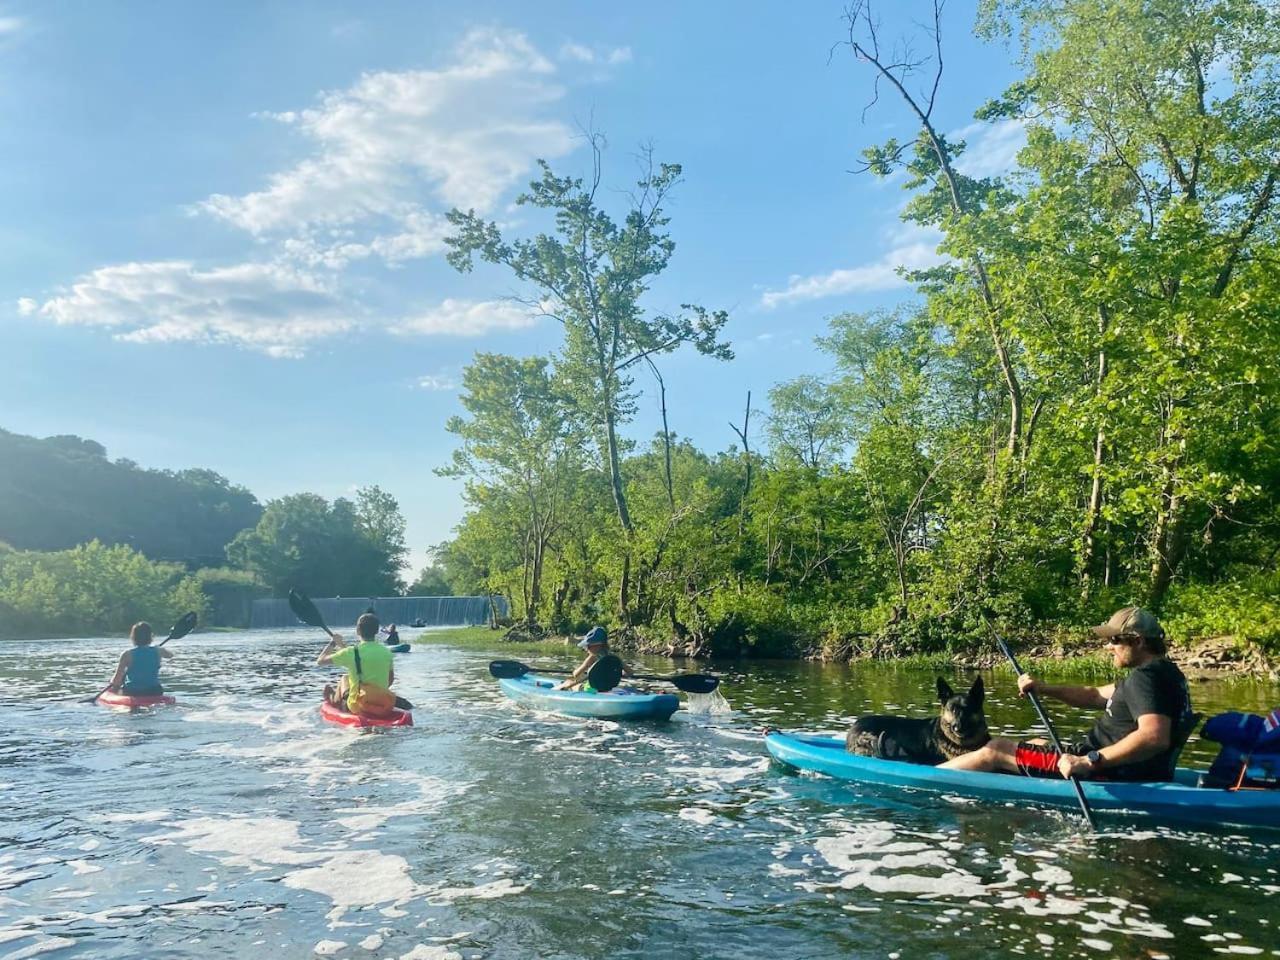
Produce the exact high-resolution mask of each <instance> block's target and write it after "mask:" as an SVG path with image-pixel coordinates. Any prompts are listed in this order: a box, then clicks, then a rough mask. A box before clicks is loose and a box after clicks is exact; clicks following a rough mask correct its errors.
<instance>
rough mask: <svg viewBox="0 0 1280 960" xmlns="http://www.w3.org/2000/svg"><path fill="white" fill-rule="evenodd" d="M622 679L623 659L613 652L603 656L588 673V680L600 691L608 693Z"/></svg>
mask: <svg viewBox="0 0 1280 960" xmlns="http://www.w3.org/2000/svg"><path fill="white" fill-rule="evenodd" d="M621 679H622V661H621V660H619V659H618V658H617V657H615V656H614V655H613V654H612V653H611V654H609V655H607V656H604V657H601V658H600V659H599V660H597V661H596V662H595V663H594V664H593V665H592V667H591V672H590V673H588V674H587V682H588V683H589V684H591V687H592V689H593V690H595V691H596V692H598V693H608V692H609V691H610V690H612V689H613V688H614V687H616V686H617V685H618V681H620V680H621Z"/></svg>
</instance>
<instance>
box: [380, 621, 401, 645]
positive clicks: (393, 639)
mask: <svg viewBox="0 0 1280 960" xmlns="http://www.w3.org/2000/svg"><path fill="white" fill-rule="evenodd" d="M399 642H400V634H399V633H398V632H397V631H396V625H395V624H394V623H393V624H392V625H391V626H389V627H387V639H386V640H384V641H383V643H385V644H386V645H387V646H388V647H394V646H395V645H396V644H397V643H399Z"/></svg>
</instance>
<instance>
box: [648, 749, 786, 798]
mask: <svg viewBox="0 0 1280 960" xmlns="http://www.w3.org/2000/svg"><path fill="white" fill-rule="evenodd" d="M769 763H770V761H769V758H768V757H752V758H751V763H746V764H743V765H741V766H736V767H667V773H669V774H671V775H672V776H675V777H684V778H685V779H687V780H690V781H691V782H692V783H693V784H694V785H695V786H697V787H699V788H701V789H704V790H715V789H717V788H719V787H722V786H724V785H725V784H730V783H740V782H742V781H743V780H746V779H747V778H748V777H752V776H755V775H757V774H760V773H764V772H765V771H766V770H768V769H769Z"/></svg>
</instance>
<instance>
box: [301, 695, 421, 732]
mask: <svg viewBox="0 0 1280 960" xmlns="http://www.w3.org/2000/svg"><path fill="white" fill-rule="evenodd" d="M320 716H321V717H323V718H324V719H325V720H327V721H328V722H329V723H337V724H341V725H342V726H344V727H412V726H413V714H412V713H410V712H409V711H408V710H393V711H391V716H389V717H370V716H365V715H364V714H360V713H351V712H350V711H348V710H341V709H339V708H338V707H335V706H334V705H333V704H332V703H330V702H329V701H328V700H325V701H323V702H321V704H320Z"/></svg>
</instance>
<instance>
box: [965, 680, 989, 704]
mask: <svg viewBox="0 0 1280 960" xmlns="http://www.w3.org/2000/svg"><path fill="white" fill-rule="evenodd" d="M986 695H987V689H986V687H984V686H983V685H982V675H981V674H979V675H978V676H976V677H974V679H973V686H971V687H970V688H969V705H970V706H973V707H980V706H982V701H983V698H985V697H986Z"/></svg>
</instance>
